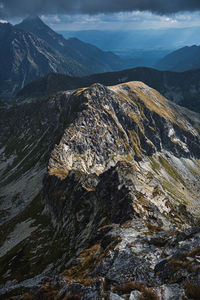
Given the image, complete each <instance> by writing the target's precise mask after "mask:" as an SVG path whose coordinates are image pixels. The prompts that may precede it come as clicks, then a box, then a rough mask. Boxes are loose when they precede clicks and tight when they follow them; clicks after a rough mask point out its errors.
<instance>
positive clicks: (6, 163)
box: [0, 82, 200, 300]
mask: <svg viewBox="0 0 200 300" xmlns="http://www.w3.org/2000/svg"><path fill="white" fill-rule="evenodd" d="M0 109H1V110H3V111H4V115H5V116H6V120H8V121H9V122H7V127H6V128H5V123H4V122H1V128H2V130H1V132H5V130H6V132H9V134H8V140H5V139H3V136H4V135H0V142H1V154H2V159H1V161H0V164H1V169H2V170H3V171H2V172H1V187H0V196H1V198H0V204H1V206H0V209H1V216H2V219H1V226H0V231H1V238H0V265H1V270H0V282H1V285H0V295H1V297H3V299H65V300H66V299H68V300H69V299H83V300H86V299H91V300H93V299H96V300H97V299H99V300H100V299H110V300H115V299H116V300H117V299H118V300H120V299H129V300H133V299H139V300H143V299H156V300H157V299H161V300H168V299H199V295H200V288H199V286H200V220H199V213H200V188H199V186H200V184H199V183H200V115H199V114H196V113H194V112H191V111H189V110H187V109H186V108H182V107H180V106H178V105H176V104H174V103H172V102H170V101H169V100H167V99H165V98H164V97H163V96H162V95H161V94H160V93H159V92H157V91H156V90H154V89H152V88H150V87H149V86H147V85H145V84H144V83H142V82H128V83H124V84H120V85H116V86H111V87H105V86H103V85H101V84H93V85H92V86H91V87H89V88H81V89H78V90H74V91H66V92H60V93H59V94H57V95H56V96H52V97H47V98H45V99H39V100H37V101H35V102H34V101H30V102H26V103H20V104H18V105H16V106H15V107H9V106H2V107H0ZM24 112H26V119H21V117H22V116H23V114H24ZM13 115H14V116H15V122H11V120H13V118H11V116H13ZM18 122H21V126H19V127H16V124H19V123H18ZM13 133H14V136H15V138H13ZM46 167H47V169H46ZM17 182H18V183H19V182H20V184H17V185H16V183H17ZM16 186H17V187H16ZM11 187H12V188H11ZM8 191H9V192H8ZM8 195H9V197H8ZM16 203H18V204H17V205H16V209H14V207H15V204H16ZM19 207H20V209H19Z"/></svg>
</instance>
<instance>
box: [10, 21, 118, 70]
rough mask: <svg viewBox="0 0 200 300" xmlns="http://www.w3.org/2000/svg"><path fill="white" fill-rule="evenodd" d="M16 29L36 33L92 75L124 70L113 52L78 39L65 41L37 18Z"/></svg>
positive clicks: (23, 23) (21, 24)
mask: <svg viewBox="0 0 200 300" xmlns="http://www.w3.org/2000/svg"><path fill="white" fill-rule="evenodd" d="M16 27H17V28H20V29H23V30H25V31H28V32H32V33H34V34H35V35H37V36H38V37H40V38H41V39H43V40H44V41H46V42H47V43H48V44H49V45H50V46H51V47H52V48H53V49H56V50H57V51H59V52H60V53H62V54H63V55H65V56H67V57H69V58H71V59H73V60H75V61H77V62H79V63H80V64H81V65H83V66H84V67H85V68H87V69H89V70H90V73H100V72H108V71H114V70H119V69H122V68H123V64H122V62H121V61H120V58H119V57H118V56H116V55H115V54H113V53H112V52H105V51H102V50H100V49H99V48H97V47H95V46H93V45H90V44H87V43H84V42H82V41H80V40H78V39H77V38H69V39H65V38H64V37H63V36H62V35H60V34H58V33H56V32H55V31H53V30H52V29H51V28H50V27H48V26H47V25H46V24H44V23H43V22H42V20H41V19H40V18H39V17H37V16H33V17H28V18H27V19H25V20H24V21H23V22H22V23H20V24H18V25H16Z"/></svg>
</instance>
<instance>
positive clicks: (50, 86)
mask: <svg viewBox="0 0 200 300" xmlns="http://www.w3.org/2000/svg"><path fill="white" fill-rule="evenodd" d="M132 80H137V81H142V82H144V83H146V84H148V85H149V86H151V87H153V88H155V89H156V90H158V91H159V92H160V93H161V94H163V95H164V96H165V97H166V98H167V99H169V100H172V101H173V102H175V103H178V104H180V105H182V106H184V107H186V108H189V109H191V110H194V111H195V112H200V97H199V95H200V70H193V71H187V72H182V73H177V72H168V71H157V70H154V69H150V68H135V69H130V70H124V71H120V72H112V73H103V74H95V75H91V76H86V77H82V78H78V77H74V78H73V77H70V76H66V75H61V74H53V73H52V74H48V75H47V76H45V77H43V78H41V79H39V80H37V81H35V82H32V83H30V84H29V85H27V86H26V87H25V88H24V89H23V90H22V91H21V92H20V93H19V94H18V96H19V99H20V98H21V99H24V98H26V97H36V96H39V95H44V94H51V93H54V92H57V91H63V90H69V89H76V88H78V87H86V86H89V85H91V84H93V83H95V82H99V83H102V84H104V85H107V86H109V85H113V84H118V83H123V82H126V81H132Z"/></svg>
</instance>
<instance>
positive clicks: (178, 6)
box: [0, 0, 200, 17]
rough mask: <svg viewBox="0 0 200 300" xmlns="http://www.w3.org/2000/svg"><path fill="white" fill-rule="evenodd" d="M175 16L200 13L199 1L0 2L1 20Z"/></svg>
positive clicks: (0, 0)
mask: <svg viewBox="0 0 200 300" xmlns="http://www.w3.org/2000/svg"><path fill="white" fill-rule="evenodd" d="M134 10H140V11H146V10H147V11H151V12H154V13H158V14H173V13H177V12H183V11H200V1H199V0H173V1H167V0H0V16H4V17H6V16H7V17H18V16H23V15H27V14H39V15H41V14H69V13H79V14H99V13H111V12H123V11H134Z"/></svg>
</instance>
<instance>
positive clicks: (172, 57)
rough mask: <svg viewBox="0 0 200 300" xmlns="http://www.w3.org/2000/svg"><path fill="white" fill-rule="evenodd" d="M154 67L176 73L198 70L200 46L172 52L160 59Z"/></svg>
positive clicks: (199, 66) (199, 67) (199, 65)
mask: <svg viewBox="0 0 200 300" xmlns="http://www.w3.org/2000/svg"><path fill="white" fill-rule="evenodd" d="M155 67H156V68H157V69H159V70H169V71H176V72H183V71H187V70H192V69H200V46H196V45H194V46H191V47H183V48H181V49H179V50H177V51H174V52H172V53H170V54H168V55H167V56H165V57H164V58H163V59H161V60H160V61H159V62H158V63H157V64H156V65H155Z"/></svg>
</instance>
